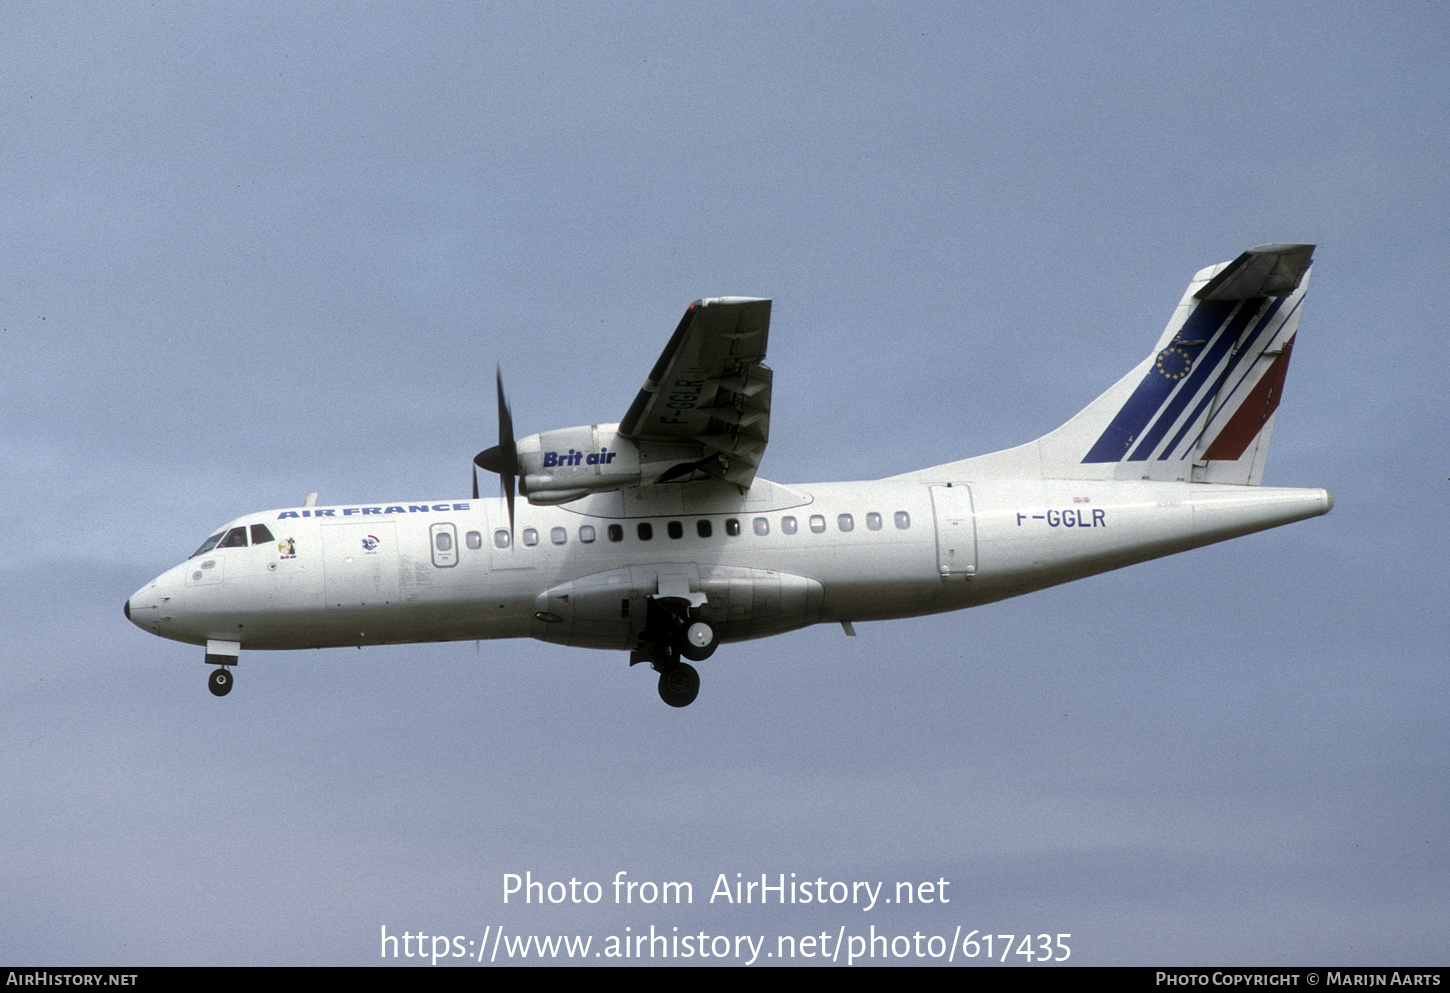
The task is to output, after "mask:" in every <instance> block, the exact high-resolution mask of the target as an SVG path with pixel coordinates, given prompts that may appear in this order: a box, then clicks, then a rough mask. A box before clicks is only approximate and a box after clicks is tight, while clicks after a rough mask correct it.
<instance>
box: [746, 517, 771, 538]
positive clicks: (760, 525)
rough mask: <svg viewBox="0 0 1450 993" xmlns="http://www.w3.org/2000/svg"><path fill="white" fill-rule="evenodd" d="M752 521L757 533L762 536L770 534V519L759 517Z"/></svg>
mask: <svg viewBox="0 0 1450 993" xmlns="http://www.w3.org/2000/svg"><path fill="white" fill-rule="evenodd" d="M750 523H751V526H752V527H753V528H755V533H756V534H758V535H760V536H761V537H762V538H763V537H765V536H766V535H768V534H770V521H769V520H767V519H766V518H764V517H757V518H756V519H755V520H753V521H751V522H750Z"/></svg>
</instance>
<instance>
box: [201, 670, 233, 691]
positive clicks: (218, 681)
mask: <svg viewBox="0 0 1450 993" xmlns="http://www.w3.org/2000/svg"><path fill="white" fill-rule="evenodd" d="M206 688H207V689H209V690H211V692H212V695H213V696H226V695H227V694H228V693H230V692H231V691H232V674H231V673H230V672H227V670H226V669H225V668H224V667H222V668H218V669H217V670H216V671H215V672H213V673H212V674H211V677H210V678H209V679H207V681H206Z"/></svg>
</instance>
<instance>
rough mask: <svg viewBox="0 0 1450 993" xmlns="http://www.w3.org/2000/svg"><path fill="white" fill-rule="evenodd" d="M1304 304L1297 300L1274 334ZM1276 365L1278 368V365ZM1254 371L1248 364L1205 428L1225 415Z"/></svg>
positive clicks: (1302, 301) (1206, 422) (1207, 421)
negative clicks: (1225, 410) (1224, 411)
mask: <svg viewBox="0 0 1450 993" xmlns="http://www.w3.org/2000/svg"><path fill="white" fill-rule="evenodd" d="M1303 303H1304V297H1303V296H1300V297H1299V299H1297V300H1295V301H1294V306H1293V308H1292V309H1290V311H1289V312H1288V313H1287V314H1285V315H1284V319H1283V320H1282V321H1280V322H1279V323H1278V325H1277V326H1276V327H1275V328H1274V334H1278V333H1279V328H1282V327H1283V326H1284V325H1285V324H1287V323H1288V322H1289V321H1291V320H1292V319H1293V318H1294V314H1295V313H1296V312H1298V310H1299V307H1300V305H1301V304H1303ZM1269 340H1270V341H1273V336H1272V335H1271V336H1270V339H1269ZM1289 340H1290V341H1293V340H1294V339H1293V337H1292V336H1291V337H1290V339H1289ZM1285 348H1286V349H1287V348H1288V345H1287V344H1286V345H1285ZM1260 354H1262V353H1260ZM1255 358H1257V356H1255ZM1275 365H1276V366H1277V363H1276V364H1275ZM1284 368H1286V369H1287V368H1288V363H1287V362H1286V363H1285V364H1284ZM1253 371H1254V363H1252V362H1250V363H1249V364H1248V366H1247V367H1246V368H1245V369H1244V374H1243V375H1242V376H1240V377H1239V381H1238V382H1237V383H1234V385H1233V389H1232V390H1229V391H1228V392H1227V393H1224V394H1223V397H1224V402H1223V403H1222V404H1220V405H1219V407H1218V409H1217V410H1214V411H1212V412H1211V413H1210V414H1209V415H1208V420H1206V421H1204V427H1205V428H1207V426H1208V425H1210V424H1212V423H1213V420H1214V418H1216V417H1218V416H1219V415H1220V414H1222V413H1223V410H1224V407H1226V406H1228V405H1229V404H1230V403H1231V402H1233V396H1234V393H1235V392H1237V391H1238V390H1239V389H1241V388H1242V387H1243V385H1244V381H1245V380H1247V379H1248V378H1249V376H1251V375H1252V374H1253ZM1281 385H1282V384H1281ZM1244 402H1245V403H1247V402H1248V401H1247V400H1245V401H1244ZM1235 416H1237V415H1235Z"/></svg>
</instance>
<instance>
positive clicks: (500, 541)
mask: <svg viewBox="0 0 1450 993" xmlns="http://www.w3.org/2000/svg"><path fill="white" fill-rule="evenodd" d="M511 544H513V539H512V538H510V537H509V533H508V532H507V531H504V530H503V529H502V528H500V529H499V530H497V531H495V532H494V533H493V545H494V547H495V548H507V547H509V545H511Z"/></svg>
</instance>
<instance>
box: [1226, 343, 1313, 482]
mask: <svg viewBox="0 0 1450 993" xmlns="http://www.w3.org/2000/svg"><path fill="white" fill-rule="evenodd" d="M1293 347H1294V339H1293V338H1290V339H1289V341H1288V342H1287V343H1286V344H1285V345H1284V350H1283V351H1282V352H1281V353H1279V357H1278V358H1276V359H1275V360H1274V364H1273V365H1271V366H1269V371H1268V372H1266V373H1264V377H1263V378H1262V379H1260V380H1259V382H1258V385H1256V386H1255V387H1254V389H1253V391H1252V392H1251V393H1249V395H1248V396H1247V397H1245V398H1244V402H1243V403H1242V404H1240V405H1239V409H1238V410H1236V411H1234V415H1233V417H1231V418H1229V422H1228V423H1227V424H1225V425H1224V427H1223V430H1222V431H1220V432H1219V433H1218V437H1217V438H1215V439H1213V444H1211V445H1209V446H1208V450H1207V451H1206V452H1204V453H1203V457H1204V458H1205V459H1209V460H1212V459H1224V460H1226V461H1229V462H1235V461H1237V460H1238V459H1240V458H1242V457H1243V454H1244V450H1245V449H1246V448H1248V447H1249V442H1251V441H1253V440H1254V439H1255V438H1256V437H1258V434H1259V432H1260V431H1261V430H1263V427H1264V424H1265V423H1267V422H1268V420H1269V418H1271V417H1273V416H1274V412H1275V411H1276V410H1278V409H1279V398H1280V397H1281V396H1283V394H1284V376H1285V375H1287V374H1288V372H1289V352H1290V351H1291V350H1292V349H1293Z"/></svg>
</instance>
